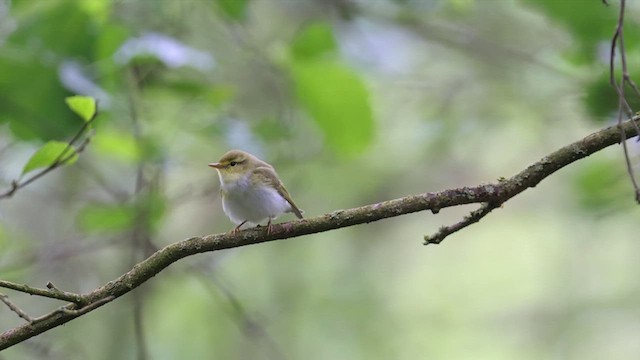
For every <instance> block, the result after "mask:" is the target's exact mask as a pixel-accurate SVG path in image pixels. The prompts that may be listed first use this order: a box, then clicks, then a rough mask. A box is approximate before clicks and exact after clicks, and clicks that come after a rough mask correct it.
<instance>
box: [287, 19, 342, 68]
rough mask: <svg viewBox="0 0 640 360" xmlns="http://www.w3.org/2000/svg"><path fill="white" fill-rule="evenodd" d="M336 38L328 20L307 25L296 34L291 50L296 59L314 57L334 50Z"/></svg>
mask: <svg viewBox="0 0 640 360" xmlns="http://www.w3.org/2000/svg"><path fill="white" fill-rule="evenodd" d="M335 50H336V39H335V37H334V36H333V29H332V28H331V25H330V24H329V23H327V22H317V23H314V24H311V25H309V26H307V27H306V28H305V29H304V30H302V31H301V32H300V33H299V34H298V36H296V38H295V40H294V41H293V44H292V45H291V51H292V53H293V56H294V57H295V58H296V59H312V58H315V57H318V56H320V55H324V54H327V53H331V52H334V51H335Z"/></svg>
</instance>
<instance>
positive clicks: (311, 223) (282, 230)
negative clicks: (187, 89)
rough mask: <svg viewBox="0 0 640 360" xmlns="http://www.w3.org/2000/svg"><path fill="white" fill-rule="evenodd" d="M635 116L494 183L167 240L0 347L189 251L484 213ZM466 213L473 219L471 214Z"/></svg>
mask: <svg viewBox="0 0 640 360" xmlns="http://www.w3.org/2000/svg"><path fill="white" fill-rule="evenodd" d="M639 122H640V115H636V116H634V117H633V119H632V120H630V121H626V122H624V123H623V124H621V126H620V127H619V126H618V125H616V126H611V127H608V128H606V129H603V130H600V131H598V132H595V133H593V134H591V135H589V136H587V137H585V138H584V139H582V140H579V141H577V142H575V143H573V144H570V145H567V146H565V147H563V148H561V149H559V150H557V151H555V152H553V153H551V154H549V155H548V156H545V157H543V158H542V159H540V160H539V161H538V162H536V163H534V164H532V165H531V166H529V167H528V168H526V169H525V170H523V171H522V172H520V173H519V174H516V175H515V176H513V177H511V178H509V179H501V180H500V181H498V182H497V183H493V184H485V185H479V186H474V187H462V188H457V189H450V190H444V191H440V192H430V193H424V194H419V195H411V196H407V197H404V198H400V199H394V200H390V201H384V202H381V203H377V204H371V205H366V206H362V207H358V208H354V209H347V210H338V211H334V212H332V213H329V214H324V215H320V216H316V217H314V218H308V219H302V220H296V221H291V222H287V223H282V224H277V225H273V228H272V231H271V233H270V234H267V233H266V231H265V228H252V229H247V230H244V231H240V232H238V233H237V234H233V233H226V234H217V235H206V236H202V237H192V238H189V239H186V240H183V241H180V242H177V243H174V244H171V245H168V246H166V247H165V248H163V249H161V250H158V251H157V252H155V253H154V254H152V255H151V256H150V257H148V258H147V259H145V260H144V261H142V262H140V263H138V264H137V265H135V266H134V267H133V268H132V269H131V270H130V271H128V272H127V273H125V274H123V275H122V276H120V277H119V278H117V279H115V280H113V281H110V282H108V283H106V284H105V285H104V286H102V287H99V288H97V289H95V290H93V291H91V292H90V293H87V294H83V295H81V298H82V299H83V300H85V303H84V304H86V305H85V306H84V307H82V308H80V310H76V307H77V305H75V304H69V305H67V306H65V307H64V309H66V310H65V311H54V312H53V313H51V314H48V315H44V316H42V317H40V318H37V319H34V322H33V323H32V324H25V325H22V326H18V327H16V328H13V329H11V330H7V331H5V332H4V333H2V334H0V350H2V349H6V348H8V347H10V346H12V345H15V344H17V343H20V342H22V341H24V340H26V339H29V338H31V337H33V336H36V335H38V334H41V333H43V332H45V331H47V330H49V329H52V328H54V327H57V326H60V325H62V324H65V323H67V322H69V321H71V320H73V319H75V318H76V317H78V316H81V315H83V314H85V313H88V312H90V311H92V310H95V309H97V308H99V307H100V306H102V305H104V304H106V303H108V302H110V301H111V300H113V299H116V298H118V297H120V296H122V295H124V294H126V293H128V292H130V291H132V290H133V289H135V288H136V287H138V286H140V285H141V284H143V283H144V282H146V281H147V280H149V279H151V278H152V277H154V276H155V275H156V274H158V273H159V272H160V271H162V270H164V269H165V268H167V267H168V266H169V265H171V264H173V263H174V262H176V261H178V260H180V259H182V258H185V257H187V256H190V255H194V254H198V253H204V252H209V251H217V250H223V249H230V248H235V247H239V246H246V245H252V244H259V243H264V242H269V241H274V240H281V239H288V238H293V237H298V236H303V235H309V234H314V233H319V232H324V231H329V230H334V229H339V228H344V227H349V226H354V225H359V224H366V223H370V222H373V221H378V220H382V219H386V218H391V217H395V216H400V215H404V214H409V213H414V212H418V211H425V210H430V211H432V212H434V213H437V212H438V211H439V210H440V209H443V208H447V207H452V206H458V205H464V204H472V203H488V204H491V205H488V206H486V208H481V210H478V213H477V214H476V215H475V217H478V216H480V217H482V216H484V215H486V214H488V211H487V210H488V209H490V208H495V207H497V206H500V204H503V203H504V202H505V201H507V200H509V199H511V198H512V197H514V196H516V195H518V194H519V193H521V192H523V191H525V190H526V189H528V188H532V187H535V186H536V185H538V183H540V181H542V180H543V179H545V178H546V177H548V176H549V175H551V174H553V173H554V172H556V171H558V170H559V169H561V168H563V167H565V166H567V165H569V164H571V163H573V162H575V161H577V160H580V159H582V158H585V157H587V156H589V155H591V154H593V153H595V152H597V151H600V150H602V149H604V148H606V147H608V146H611V145H614V144H617V143H620V129H622V130H624V134H627V135H626V136H627V138H629V137H631V135H630V134H632V133H634V132H633V131H632V130H633V129H634V127H635V126H637V125H638V123H639ZM482 209H485V210H482ZM471 217H473V218H474V219H475V217H474V216H473V215H472V216H471ZM472 220H473V219H472ZM478 220H479V219H478ZM476 221H477V220H476ZM471 223H472V222H471V221H468V223H465V224H463V225H464V226H458V228H459V229H461V228H463V227H465V226H468V225H469V224H471ZM459 229H454V230H455V231H457V230H459Z"/></svg>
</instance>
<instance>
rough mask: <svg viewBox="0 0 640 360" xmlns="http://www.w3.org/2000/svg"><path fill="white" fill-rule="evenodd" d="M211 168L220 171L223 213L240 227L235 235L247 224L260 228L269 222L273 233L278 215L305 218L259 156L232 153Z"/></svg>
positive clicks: (272, 170)
mask: <svg viewBox="0 0 640 360" xmlns="http://www.w3.org/2000/svg"><path fill="white" fill-rule="evenodd" d="M209 166H210V167H212V168H215V169H216V170H217V171H218V177H219V178H220V195H221V197H222V210H223V211H224V213H225V214H226V215H227V216H228V217H229V219H230V220H231V221H232V222H233V223H235V224H236V225H237V226H236V227H235V228H234V229H233V230H231V232H232V233H234V234H235V233H237V232H238V231H239V230H240V227H241V226H242V225H244V224H249V225H256V226H257V225H259V224H260V223H261V222H263V221H264V220H265V219H268V223H267V234H271V230H272V229H271V220H273V219H275V218H276V217H278V216H279V215H281V214H284V213H294V214H295V216H296V217H298V218H299V219H302V218H303V216H302V214H303V213H304V211H302V210H300V208H298V206H297V205H296V204H295V203H294V202H293V199H292V198H291V195H289V192H288V191H287V189H286V188H285V187H284V184H283V183H282V181H281V180H280V178H279V177H278V174H277V173H276V170H275V169H274V168H273V166H271V165H270V164H268V163H266V162H265V161H262V160H260V159H259V158H257V157H256V156H254V155H252V154H249V153H248V152H244V151H241V150H230V151H228V152H226V153H225V154H224V155H222V157H221V158H220V160H218V162H215V163H210V164H209Z"/></svg>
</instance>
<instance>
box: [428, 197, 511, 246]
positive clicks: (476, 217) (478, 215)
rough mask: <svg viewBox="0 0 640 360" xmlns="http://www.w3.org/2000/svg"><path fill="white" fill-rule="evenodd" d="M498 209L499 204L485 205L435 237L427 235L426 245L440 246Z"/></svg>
mask: <svg viewBox="0 0 640 360" xmlns="http://www.w3.org/2000/svg"><path fill="white" fill-rule="evenodd" d="M498 207H500V204H498V203H484V204H482V206H481V207H480V208H479V209H477V210H474V211H472V212H471V213H469V215H467V216H465V217H464V219H462V220H461V221H460V222H457V223H455V224H453V225H451V226H443V227H441V228H440V229H438V232H437V233H435V234H433V235H425V236H424V244H425V245H429V244H436V245H437V244H440V243H441V242H442V240H444V238H446V237H447V236H449V235H451V234H453V233H455V232H456V231H460V230H462V229H464V228H466V227H467V226H469V225H471V224H475V223H477V222H478V221H480V219H482V218H483V217H485V216H487V215H488V214H489V213H490V212H491V211H492V210H493V209H495V208H498Z"/></svg>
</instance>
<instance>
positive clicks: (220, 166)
mask: <svg viewBox="0 0 640 360" xmlns="http://www.w3.org/2000/svg"><path fill="white" fill-rule="evenodd" d="M209 166H210V167H212V168H216V169H222V168H223V167H224V166H222V164H220V163H211V164H209Z"/></svg>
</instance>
